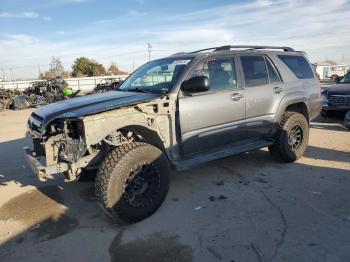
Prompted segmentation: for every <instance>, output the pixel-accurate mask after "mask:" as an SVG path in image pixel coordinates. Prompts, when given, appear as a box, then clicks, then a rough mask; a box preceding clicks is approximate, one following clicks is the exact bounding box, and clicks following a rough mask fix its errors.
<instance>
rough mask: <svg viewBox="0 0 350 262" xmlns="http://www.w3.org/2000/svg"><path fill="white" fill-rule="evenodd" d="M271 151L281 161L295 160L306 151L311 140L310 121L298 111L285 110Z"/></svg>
mask: <svg viewBox="0 0 350 262" xmlns="http://www.w3.org/2000/svg"><path fill="white" fill-rule="evenodd" d="M275 139H276V140H275V143H274V144H273V145H272V146H270V147H269V151H270V153H271V154H272V155H273V156H274V157H275V158H277V159H278V160H280V161H283V162H288V163H289V162H294V161H296V160H297V159H299V158H300V157H301V156H302V155H303V154H304V152H305V149H306V147H307V144H308V141H309V123H308V121H307V120H306V118H305V116H304V115H302V114H300V113H297V112H289V111H287V112H285V113H284V114H283V118H282V121H281V123H280V126H279V129H278V131H277V133H276V137H275Z"/></svg>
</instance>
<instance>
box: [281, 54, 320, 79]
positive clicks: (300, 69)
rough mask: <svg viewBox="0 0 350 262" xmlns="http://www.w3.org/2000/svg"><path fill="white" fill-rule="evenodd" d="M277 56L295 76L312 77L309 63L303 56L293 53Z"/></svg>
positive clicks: (301, 77)
mask: <svg viewBox="0 0 350 262" xmlns="http://www.w3.org/2000/svg"><path fill="white" fill-rule="evenodd" d="M278 58H279V59H281V60H282V61H283V63H285V64H286V65H287V66H288V67H289V69H290V70H291V71H292V72H293V73H294V75H295V76H296V77H297V78H299V79H308V78H313V77H314V73H313V72H312V70H311V67H310V64H309V63H308V62H307V61H306V59H305V58H304V57H302V56H294V55H278Z"/></svg>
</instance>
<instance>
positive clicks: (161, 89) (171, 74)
mask: <svg viewBox="0 0 350 262" xmlns="http://www.w3.org/2000/svg"><path fill="white" fill-rule="evenodd" d="M191 59H192V58H181V59H180V58H167V59H161V60H155V61H151V62H149V63H147V64H145V65H143V66H141V67H140V68H139V69H137V70H136V71H135V72H134V73H133V74H132V75H131V76H130V77H129V78H127V79H126V80H125V82H124V83H123V84H122V85H121V86H120V87H119V90H123V91H140V92H150V93H159V94H164V93H167V92H168V91H170V89H171V88H172V87H173V85H174V84H175V82H176V81H177V79H178V78H179V76H180V75H181V73H182V72H183V71H184V69H185V68H186V66H187V65H188V64H189V62H191Z"/></svg>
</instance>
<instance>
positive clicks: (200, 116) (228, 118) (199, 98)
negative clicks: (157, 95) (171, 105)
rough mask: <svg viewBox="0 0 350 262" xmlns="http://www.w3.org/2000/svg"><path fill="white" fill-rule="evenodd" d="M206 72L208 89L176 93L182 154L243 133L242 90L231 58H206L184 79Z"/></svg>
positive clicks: (230, 139)
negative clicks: (208, 83)
mask: <svg viewBox="0 0 350 262" xmlns="http://www.w3.org/2000/svg"><path fill="white" fill-rule="evenodd" d="M199 75H205V76H207V77H208V78H209V82H210V86H209V91H206V92H200V93H184V92H182V91H180V96H179V118H180V128H181V149H182V153H183V154H185V155H188V154H193V153H196V152H200V151H205V150H209V149H213V148H215V147H219V146H223V145H227V144H230V143H234V142H235V141H237V140H239V139H241V138H242V137H243V136H244V135H245V125H244V124H245V93H244V89H243V88H241V84H240V81H239V79H237V75H239V74H238V73H237V70H236V61H235V59H234V58H233V57H232V56H231V57H217V58H207V59H206V60H204V61H201V62H200V63H199V64H197V65H196V66H195V67H194V69H193V70H192V71H191V72H190V73H189V75H188V76H187V78H186V79H189V78H191V77H193V76H199Z"/></svg>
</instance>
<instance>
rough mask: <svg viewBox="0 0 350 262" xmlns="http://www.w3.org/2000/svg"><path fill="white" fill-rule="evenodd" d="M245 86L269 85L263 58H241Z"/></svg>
mask: <svg viewBox="0 0 350 262" xmlns="http://www.w3.org/2000/svg"><path fill="white" fill-rule="evenodd" d="M241 62H242V67H243V75H244V80H245V85H246V86H248V87H249V86H260V85H267V84H269V76H268V72H267V68H266V64H265V59H264V57H263V56H241Z"/></svg>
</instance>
